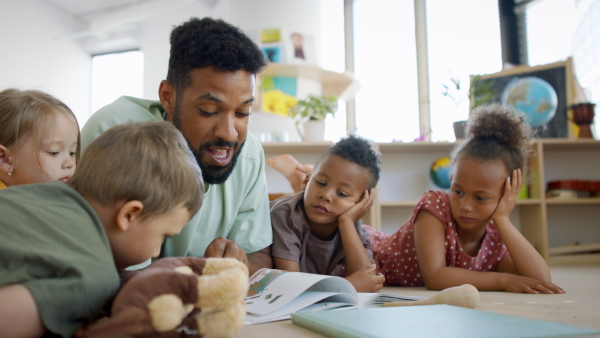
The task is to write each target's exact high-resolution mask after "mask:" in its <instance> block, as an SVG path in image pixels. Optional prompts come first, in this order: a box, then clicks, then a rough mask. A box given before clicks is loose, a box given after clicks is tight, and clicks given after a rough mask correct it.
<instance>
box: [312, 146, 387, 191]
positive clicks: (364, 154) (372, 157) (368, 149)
mask: <svg viewBox="0 0 600 338" xmlns="http://www.w3.org/2000/svg"><path fill="white" fill-rule="evenodd" d="M328 155H337V156H340V157H342V158H343V159H345V160H348V161H350V162H353V163H356V164H358V165H359V166H361V167H363V168H366V169H367V170H369V172H370V173H371V184H370V187H369V188H375V186H376V185H377V182H379V172H380V171H381V160H380V155H379V154H378V153H377V152H376V151H375V149H373V146H372V144H371V142H370V141H368V140H367V139H364V138H362V137H360V136H355V135H350V136H348V137H346V138H342V139H341V140H340V141H338V142H337V143H336V144H334V145H332V146H331V147H329V148H328V149H327V150H325V152H323V154H321V156H320V157H319V160H317V163H315V167H317V166H318V165H319V164H320V163H321V162H322V161H323V159H324V158H325V157H327V156H328Z"/></svg>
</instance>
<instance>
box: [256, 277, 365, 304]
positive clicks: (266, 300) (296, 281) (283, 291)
mask: <svg viewBox="0 0 600 338" xmlns="http://www.w3.org/2000/svg"><path fill="white" fill-rule="evenodd" d="M249 283H250V286H249V290H248V296H247V297H246V298H245V300H246V311H247V312H248V313H249V314H254V315H265V314H268V313H271V312H273V311H275V310H278V309H280V308H281V307H283V306H285V305H287V304H289V303H290V302H292V300H294V299H296V298H298V296H300V295H301V294H302V293H304V292H305V291H320V292H328V293H344V294H348V297H349V298H350V299H354V301H353V302H354V304H356V305H358V296H357V293H356V291H355V290H354V287H353V286H352V284H351V283H350V282H348V281H347V280H345V279H344V278H341V277H336V276H325V275H317V274H310V273H302V272H288V271H281V270H275V269H261V270H259V271H257V272H256V273H255V274H254V275H252V277H251V278H250V281H249ZM328 296H329V295H325V294H324V295H323V297H322V298H321V299H323V298H325V297H328ZM308 299H309V298H308V297H306V298H305V299H304V300H301V301H298V302H297V303H293V304H295V305H294V306H292V305H290V306H288V307H286V309H288V310H287V311H290V313H291V312H294V311H297V310H300V309H302V308H304V307H306V306H308V305H310V304H312V303H315V302H317V301H319V300H321V299H318V300H315V301H312V303H311V301H309V300H308ZM310 299H312V298H310ZM307 302H308V304H307Z"/></svg>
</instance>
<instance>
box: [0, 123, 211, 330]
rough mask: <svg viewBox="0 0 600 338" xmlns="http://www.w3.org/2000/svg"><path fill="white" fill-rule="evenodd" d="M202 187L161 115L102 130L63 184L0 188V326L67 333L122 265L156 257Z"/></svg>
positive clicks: (113, 287)
mask: <svg viewBox="0 0 600 338" xmlns="http://www.w3.org/2000/svg"><path fill="white" fill-rule="evenodd" d="M203 193H204V185H203V182H202V174H201V171H200V168H199V167H198V164H197V162H196V160H195V158H194V156H193V155H192V153H191V151H190V150H189V147H188V145H187V142H186V141H185V139H184V138H183V136H182V135H181V133H180V132H179V131H178V130H177V129H176V128H175V127H174V126H173V125H172V124H171V123H168V122H146V123H135V124H125V125H119V126H116V127H113V128H111V129H110V130H107V131H106V132H105V133H103V134H102V135H101V136H100V137H98V138H97V139H96V140H95V141H94V142H92V143H91V144H90V145H89V147H88V149H87V150H86V152H85V153H84V154H83V156H82V157H81V158H80V160H79V162H78V165H77V170H76V172H75V174H74V175H73V177H72V178H71V179H70V180H69V181H67V183H66V184H64V183H62V182H51V183H41V184H29V185H21V186H15V187H11V188H8V189H4V190H3V191H0V214H2V217H1V218H0V233H2V236H0V332H2V334H5V335H6V336H7V337H17V336H19V337H20V336H41V335H43V334H45V333H47V332H51V333H54V334H58V335H61V336H65V337H70V336H72V335H73V334H74V333H75V331H76V330H77V329H78V328H79V327H80V326H81V325H83V324H84V323H86V322H87V321H89V320H93V319H94V318H95V316H97V315H98V314H99V312H100V311H101V309H102V308H103V307H104V306H105V305H106V304H107V302H109V301H110V300H111V299H112V297H113V296H114V295H115V294H116V292H117V290H118V288H119V272H120V271H121V270H123V269H124V268H126V267H128V266H131V265H134V264H138V263H141V262H143V261H145V260H147V259H149V258H151V257H157V256H158V254H159V252H160V248H161V244H162V242H163V240H164V239H165V238H166V237H169V236H174V235H176V234H178V233H179V232H180V231H181V228H182V227H183V226H184V225H185V224H186V223H187V222H188V221H189V219H190V217H191V216H192V215H194V214H195V213H196V212H197V211H198V210H199V208H200V205H201V204H202V196H203Z"/></svg>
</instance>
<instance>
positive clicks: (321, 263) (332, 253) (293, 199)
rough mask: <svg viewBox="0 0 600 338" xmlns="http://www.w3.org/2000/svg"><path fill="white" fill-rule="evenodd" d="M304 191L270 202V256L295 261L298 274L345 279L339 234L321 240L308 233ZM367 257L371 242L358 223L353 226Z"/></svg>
mask: <svg viewBox="0 0 600 338" xmlns="http://www.w3.org/2000/svg"><path fill="white" fill-rule="evenodd" d="M303 200H304V192H299V193H296V194H293V195H287V196H283V197H281V198H279V199H277V200H275V201H272V202H271V203H270V208H271V224H272V226H273V246H272V247H271V253H272V255H273V257H278V258H282V259H287V260H290V261H294V262H298V264H299V265H300V271H301V272H307V273H316V274H321V275H335V276H342V277H345V276H346V254H345V252H344V248H343V245H342V242H341V237H340V234H339V232H338V233H337V234H336V235H335V237H334V238H333V239H332V240H329V241H323V240H321V239H319V238H317V237H315V236H314V235H312V234H311V233H310V228H309V225H308V221H307V219H306V213H305V212H304V206H303V203H302V202H303ZM354 226H355V227H356V232H357V233H358V236H359V237H360V239H361V241H362V243H363V246H364V248H365V250H366V251H367V254H368V255H369V258H371V259H372V256H373V254H372V252H371V241H370V239H369V235H368V234H367V232H366V231H365V230H364V229H363V227H362V224H361V221H360V220H359V221H358V222H356V223H355V224H354Z"/></svg>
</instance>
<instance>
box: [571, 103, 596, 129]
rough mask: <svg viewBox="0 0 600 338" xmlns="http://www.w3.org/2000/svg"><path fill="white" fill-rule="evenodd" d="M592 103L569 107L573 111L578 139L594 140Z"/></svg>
mask: <svg viewBox="0 0 600 338" xmlns="http://www.w3.org/2000/svg"><path fill="white" fill-rule="evenodd" d="M595 105H596V104H594V103H579V104H575V105H573V106H571V108H572V110H573V122H575V123H576V124H577V126H578V127H579V136H578V137H579V138H594V136H593V135H592V128H591V127H590V126H591V124H592V122H594V106H595Z"/></svg>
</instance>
